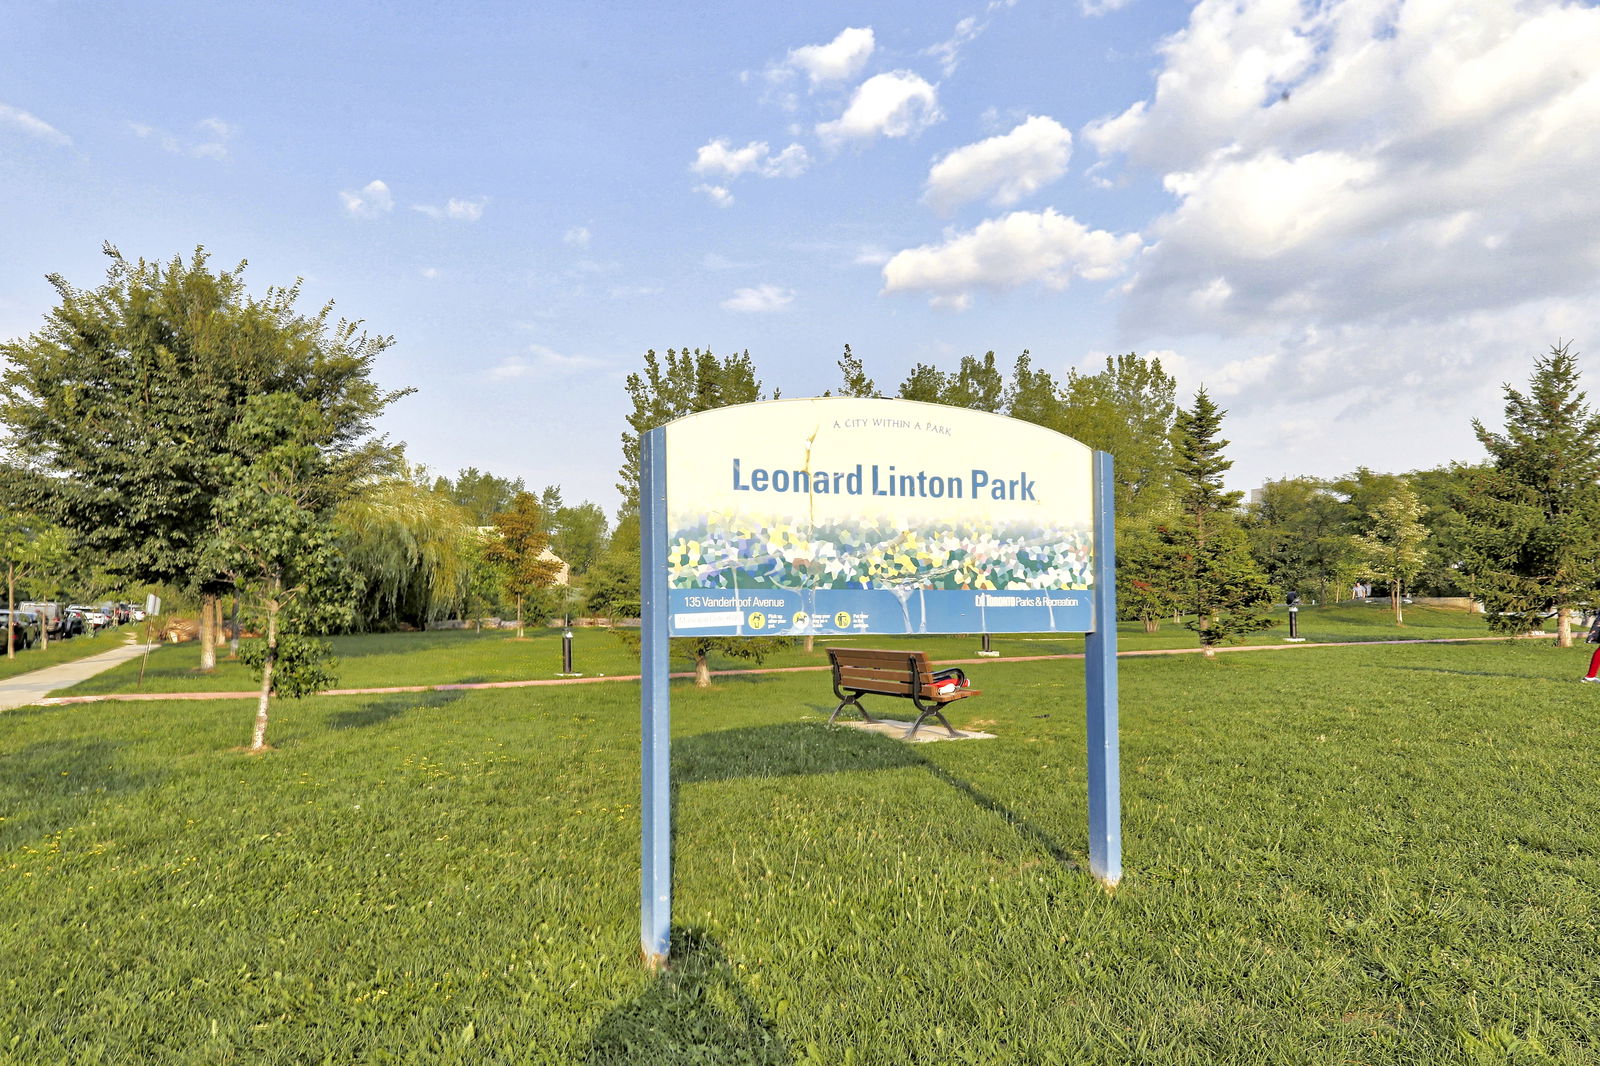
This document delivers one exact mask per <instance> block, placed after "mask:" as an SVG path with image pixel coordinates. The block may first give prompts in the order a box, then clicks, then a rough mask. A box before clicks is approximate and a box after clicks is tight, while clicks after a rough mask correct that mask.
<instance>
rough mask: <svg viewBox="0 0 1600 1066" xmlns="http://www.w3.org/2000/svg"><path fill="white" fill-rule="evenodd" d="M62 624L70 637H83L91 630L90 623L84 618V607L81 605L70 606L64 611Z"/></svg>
mask: <svg viewBox="0 0 1600 1066" xmlns="http://www.w3.org/2000/svg"><path fill="white" fill-rule="evenodd" d="M61 626H62V630H63V632H65V633H66V635H67V636H69V637H81V636H83V635H84V634H85V633H87V632H88V631H89V623H88V622H87V621H86V620H85V619H84V617H83V609H82V608H80V607H68V608H67V609H66V610H65V611H62V612H61Z"/></svg>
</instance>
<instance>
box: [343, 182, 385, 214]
mask: <svg viewBox="0 0 1600 1066" xmlns="http://www.w3.org/2000/svg"><path fill="white" fill-rule="evenodd" d="M339 201H340V202H341V203H342V204H344V209H345V213H346V214H348V215H351V216H353V217H355V218H377V217H378V216H379V215H386V214H388V213H389V212H390V211H393V210H394V194H393V193H391V192H390V191H389V186H387V185H385V184H384V183H383V182H381V181H369V182H367V184H365V185H363V186H362V187H361V188H359V189H357V190H356V191H355V192H350V191H349V190H346V191H344V192H341V193H340V194H339Z"/></svg>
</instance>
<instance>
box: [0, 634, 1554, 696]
mask: <svg viewBox="0 0 1600 1066" xmlns="http://www.w3.org/2000/svg"><path fill="white" fill-rule="evenodd" d="M1552 635H1553V634H1550V633H1530V634H1528V636H1530V637H1549V636H1552ZM1505 639H1506V638H1505V637H1430V638H1426V639H1423V640H1350V641H1328V642H1326V643H1321V644H1318V643H1312V642H1309V641H1308V642H1306V643H1304V644H1246V645H1229V646H1227V647H1219V648H1217V649H1216V651H1217V652H1218V653H1222V654H1231V653H1235V652H1242V651H1303V650H1308V649H1311V648H1372V647H1381V646H1384V645H1394V644H1471V643H1476V642H1478V641H1492V640H1498V641H1503V640H1505ZM1518 639H1524V638H1518ZM135 654H137V651H136V652H135ZM1199 654H1201V649H1200V648H1141V649H1137V650H1132V651H1119V652H1117V658H1119V659H1126V658H1140V657H1143V656H1147V655H1199ZM97 658H98V656H97ZM1082 658H1083V653H1082V652H1074V653H1071V654H1066V655H1007V656H1004V657H1002V658H998V659H940V660H939V665H941V666H945V665H952V664H953V665H961V666H968V665H970V666H995V665H1000V664H1003V663H1037V662H1046V661H1049V660H1052V659H1082ZM117 661H121V660H117ZM111 665H115V663H112V664H111ZM100 669H102V670H103V669H106V667H101V668H100ZM831 669H832V667H830V666H769V667H765V668H762V667H757V668H754V669H749V670H713V671H711V676H712V677H738V676H740V675H744V674H802V673H818V672H822V671H826V670H831ZM48 672H49V671H45V670H41V671H39V673H40V674H45V673H48ZM99 672H100V671H99V670H95V671H92V673H99ZM27 676H28V677H32V676H34V675H32V674H29V675H27ZM88 676H91V675H90V674H84V675H83V677H88ZM669 676H670V677H673V678H686V677H693V676H694V673H693V672H692V671H684V672H682V673H674V674H670V675H669ZM80 680H82V678H79V677H75V678H73V679H72V680H71V681H69V682H63V683H62V684H76V683H77V682H78V681H80ZM638 680H639V675H638V674H598V675H595V676H593V677H553V678H538V679H530V680H527V681H472V682H464V683H461V684H443V685H391V686H389V687H387V688H330V689H324V690H322V691H321V692H318V693H317V695H319V696H382V695H391V694H395V693H401V692H465V691H472V690H476V689H495V688H543V687H545V686H547V685H597V684H598V685H603V684H609V683H611V682H614V681H638ZM5 684H6V682H0V694H3V692H4V687H3V686H4V685H5ZM60 687H61V685H60V684H57V685H52V686H46V687H45V688H44V689H43V690H42V691H43V692H48V691H49V690H50V689H51V688H60ZM41 695H42V692H41ZM258 695H259V693H256V692H107V693H103V694H98V695H94V696H53V697H51V698H50V699H35V700H32V701H29V702H37V703H41V704H44V705H46V706H49V707H60V706H65V705H68V704H74V703H106V702H110V701H117V702H128V703H138V702H142V701H147V702H152V703H154V702H160V701H162V700H250V699H255V698H256V697H257V696H258ZM0 699H3V695H0ZM4 707H5V704H4V703H3V702H0V708H4Z"/></svg>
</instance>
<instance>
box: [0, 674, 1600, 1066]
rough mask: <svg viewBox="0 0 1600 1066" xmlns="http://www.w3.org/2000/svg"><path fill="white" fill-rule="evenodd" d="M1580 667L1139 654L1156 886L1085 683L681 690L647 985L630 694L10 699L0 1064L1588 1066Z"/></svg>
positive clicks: (1146, 826) (1592, 793) (785, 680)
mask: <svg viewBox="0 0 1600 1066" xmlns="http://www.w3.org/2000/svg"><path fill="white" fill-rule="evenodd" d="M1586 661H1587V656H1586V654H1585V652H1584V651H1582V650H1579V649H1568V650H1565V651H1560V650H1557V649H1554V648H1551V647H1550V646H1549V645H1548V644H1533V643H1521V644H1500V643H1493V644H1474V645H1455V646H1441V645H1418V646H1410V647H1369V648H1329V649H1309V650H1306V651H1302V652H1295V653H1290V654H1261V655H1251V654H1241V655H1236V656H1231V657H1223V658H1221V659H1218V660H1216V661H1214V662H1205V661H1203V660H1201V659H1200V658H1198V657H1192V656H1180V657H1160V658H1152V659H1127V660H1124V661H1123V664H1122V671H1121V682H1122V684H1121V688H1122V721H1123V759H1122V766H1123V784H1124V812H1123V816H1124V827H1125V866H1126V878H1125V880H1124V881H1123V884H1122V886H1121V888H1120V889H1119V890H1118V891H1117V892H1116V894H1115V895H1110V896H1108V895H1107V894H1105V893H1104V892H1103V891H1102V890H1101V889H1100V888H1099V887H1097V886H1096V885H1095V884H1094V883H1093V882H1092V880H1091V879H1090V878H1089V877H1088V876H1087V874H1086V873H1085V871H1084V864H1085V854H1084V852H1085V845H1084V831H1085V827H1084V817H1085V815H1084V770H1083V765H1084V738H1083V723H1082V695H1081V694H1082V691H1083V686H1082V666H1081V664H1080V663H1076V662H1047V663H1013V664H1006V665H996V666H994V667H992V668H986V669H985V672H984V677H983V688H984V695H983V696H982V697H979V698H978V699H975V700H972V701H970V702H968V703H963V704H959V705H957V707H956V710H957V711H959V712H962V713H960V714H958V715H957V716H956V721H957V724H958V725H961V724H978V723H983V724H984V728H987V729H989V730H990V731H992V732H995V733H997V734H999V737H1000V739H998V740H994V741H985V742H981V743H967V744H930V745H919V746H914V747H913V746H905V745H901V744H898V743H896V742H894V741H891V740H886V739H884V738H880V737H875V736H870V735H863V734H861V733H858V732H856V731H854V730H847V729H842V728H837V729H830V728H828V727H826V726H825V725H824V724H823V719H824V718H825V717H826V714H827V712H828V711H829V710H830V709H831V699H830V698H829V694H828V692H827V689H826V683H825V679H823V678H820V677H818V676H816V675H808V674H787V675H766V676H761V677H741V678H727V679H722V680H720V681H719V682H718V684H717V685H716V686H715V687H714V688H712V689H711V690H709V691H698V690H695V689H693V688H692V687H691V686H688V685H675V686H674V690H673V697H674V705H673V714H674V720H673V727H674V735H675V749H674V767H675V775H676V808H677V833H676V843H675V856H676V878H677V897H676V923H675V940H676V948H675V950H676V953H677V954H676V962H675V965H674V966H673V968H672V969H671V970H670V971H669V972H668V973H667V974H666V975H665V976H662V977H659V978H652V977H651V976H649V975H647V974H645V973H644V972H643V971H642V969H641V967H640V964H639V961H638V867H637V862H638V836H637V834H638V811H637V804H638V793H637V789H638V688H637V686H636V685H633V684H617V685H602V686H580V687H575V688H569V689H523V690H512V691H490V692H482V691H480V692H446V693H428V694H419V695H401V696H373V697H344V698H334V697H321V698H314V699H310V700H306V701H303V702H302V703H300V704H287V705H285V706H284V707H283V709H282V710H281V711H280V712H279V713H278V716H277V718H276V720H275V722H274V725H273V730H272V734H271V739H272V740H273V742H274V743H275V744H276V745H277V750H276V751H274V752H272V753H271V754H269V755H267V756H264V757H256V758H251V757H245V756H241V755H239V754H236V753H234V752H233V751H230V750H229V749H230V748H232V747H233V746H235V745H238V744H241V743H243V742H244V741H245V740H246V738H247V736H248V729H249V720H250V716H251V713H252V708H251V707H250V706H249V704H248V703H246V702H225V703H179V702H173V703H152V704H141V705H138V706H137V707H136V708H130V707H128V706H126V705H115V704H92V705H83V706H71V707H58V708H29V709H25V710H22V711H14V712H10V713H8V714H5V715H0V752H4V753H5V754H4V755H0V814H3V816H4V821H0V983H3V987H4V988H5V989H6V991H7V995H6V996H5V997H4V998H3V999H0V1062H6V1063H19V1064H20V1063H27V1064H44V1063H57V1062H60V1063H68V1062H70V1063H125V1062H151V1063H163V1064H165V1063H173V1064H191V1063H192V1064H197V1066H198V1064H206V1066H212V1064H230V1063H241V1064H242V1063H250V1064H256V1063H321V1062H329V1063H381V1062H397V1063H474V1064H476V1063H494V1064H498V1063H552V1064H555V1063H563V1064H564V1063H591V1064H593V1063H629V1064H655V1063H761V1064H769V1063H817V1064H821V1063H827V1064H830V1066H831V1064H842V1063H862V1064H866V1063H889V1064H900V1063H906V1064H909V1063H919V1064H921V1063H984V1064H988V1063H1002V1062H1005V1063H1009V1062H1018V1063H1047V1064H1048V1063H1096V1064H1098V1063H1105V1064H1124V1063H1161V1064H1167V1063H1171V1064H1180V1063H1181V1064H1196V1066H1199V1064H1214V1063H1261V1064H1274V1066H1275V1064H1285V1063H1295V1064H1297V1063H1319V1064H1320V1063H1343V1062H1350V1063H1365V1064H1390V1063H1392V1064H1396V1066H1401V1064H1404V1066H1412V1064H1416V1063H1429V1064H1435V1063H1446V1064H1454V1063H1463V1064H1469V1063H1471V1064H1476V1063H1515V1062H1529V1063H1533V1062H1538V1063H1551V1062H1558V1063H1574V1064H1577V1063H1592V1062H1594V1061H1596V1057H1597V1055H1600V1049H1597V1043H1600V791H1597V790H1596V789H1595V788H1594V780H1595V778H1596V776H1597V772H1600V765H1597V764H1600V757H1597V755H1596V751H1595V744H1594V723H1595V721H1596V720H1597V718H1600V702H1597V701H1600V693H1595V692H1594V691H1592V687H1590V686H1582V685H1578V684H1575V683H1574V679H1575V678H1576V677H1577V676H1578V674H1579V673H1581V670H1582V667H1583V666H1584V664H1585V663H1586Z"/></svg>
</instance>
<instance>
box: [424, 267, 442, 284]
mask: <svg viewBox="0 0 1600 1066" xmlns="http://www.w3.org/2000/svg"><path fill="white" fill-rule="evenodd" d="M422 276H423V277H425V278H427V279H428V280H429V281H432V280H434V279H435V278H437V277H438V276H439V268H438V267H423V268H422Z"/></svg>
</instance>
